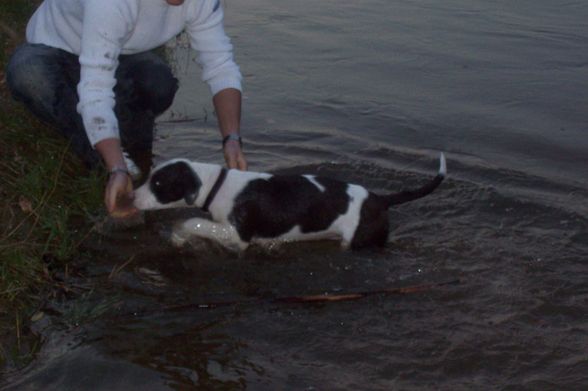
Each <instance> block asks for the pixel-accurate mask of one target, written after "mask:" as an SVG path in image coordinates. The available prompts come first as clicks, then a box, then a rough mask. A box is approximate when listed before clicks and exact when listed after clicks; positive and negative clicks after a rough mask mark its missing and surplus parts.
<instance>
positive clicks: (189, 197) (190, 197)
mask: <svg viewBox="0 0 588 391" xmlns="http://www.w3.org/2000/svg"><path fill="white" fill-rule="evenodd" d="M196 198H198V192H190V191H189V192H187V193H186V194H185V195H184V201H186V204H188V205H190V206H191V205H194V202H196Z"/></svg>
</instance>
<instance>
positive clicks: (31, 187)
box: [0, 0, 104, 372]
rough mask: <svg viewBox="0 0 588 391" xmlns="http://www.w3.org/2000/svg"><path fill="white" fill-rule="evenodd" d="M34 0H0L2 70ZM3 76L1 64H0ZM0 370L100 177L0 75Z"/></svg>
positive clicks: (63, 266)
mask: <svg viewBox="0 0 588 391" xmlns="http://www.w3.org/2000/svg"><path fill="white" fill-rule="evenodd" d="M37 3H39V1H36V0H32V1H25V0H10V1H2V2H0V44H1V45H2V46H1V47H0V70H3V69H4V67H5V65H6V62H7V61H8V58H9V56H10V53H11V52H12V50H13V48H14V47H16V45H17V44H18V43H19V41H22V39H23V30H24V26H25V24H26V21H27V19H28V17H29V16H30V15H31V14H32V12H33V11H34V8H35V6H36V4H37ZM0 76H1V77H2V79H3V78H4V77H3V72H0ZM0 107H1V111H0V372H1V370H2V367H5V368H6V367H7V366H8V367H13V368H14V367H20V366H23V365H26V363H27V362H29V361H30V360H31V359H32V358H34V355H35V353H36V351H37V350H38V349H39V346H40V340H39V338H38V337H37V336H35V335H33V333H32V332H31V330H30V328H29V326H30V324H31V317H32V316H33V315H34V314H35V313H36V312H37V310H38V308H39V307H40V306H41V303H43V302H44V301H46V300H52V299H55V298H56V297H58V294H59V292H60V289H63V284H64V283H65V284H67V281H65V282H64V281H61V280H62V279H61V278H60V279H59V280H58V279H56V278H55V276H56V275H58V274H59V275H67V270H68V266H69V264H70V263H71V262H72V261H75V260H76V259H78V258H79V257H80V245H81V244H82V243H83V241H84V240H85V239H86V238H87V237H88V235H89V233H90V231H91V230H92V227H93V222H94V221H96V219H97V218H98V217H99V216H101V215H102V214H103V213H104V212H103V207H102V196H103V193H102V192H103V186H104V177H103V173H101V172H92V171H88V170H87V169H85V168H84V167H83V166H82V164H81V162H80V161H79V160H78V159H77V158H76V157H74V156H73V155H72V154H71V153H70V152H69V148H68V145H67V143H66V141H65V140H64V139H62V138H60V137H59V136H57V135H56V132H54V131H53V130H52V129H50V128H48V127H47V126H45V125H43V124H42V123H40V122H39V121H38V120H36V119H35V118H33V116H32V115H30V114H29V113H28V112H27V111H26V110H25V109H24V108H23V107H22V106H21V105H20V104H18V103H16V102H14V101H13V100H12V99H11V98H10V96H9V94H8V92H7V90H6V85H5V83H4V82H3V81H2V82H1V83H0Z"/></svg>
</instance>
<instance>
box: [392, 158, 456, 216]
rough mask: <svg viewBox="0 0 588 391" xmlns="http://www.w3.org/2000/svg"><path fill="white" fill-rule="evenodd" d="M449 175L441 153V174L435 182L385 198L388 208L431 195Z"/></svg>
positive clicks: (434, 179)
mask: <svg viewBox="0 0 588 391" xmlns="http://www.w3.org/2000/svg"><path fill="white" fill-rule="evenodd" d="M446 175H447V163H446V162H445V155H444V154H443V152H441V156H440V157H439V173H438V174H437V176H436V177H435V178H433V180H431V181H430V182H429V183H427V184H426V185H424V186H423V187H421V188H419V189H415V190H405V191H401V192H399V193H394V194H390V195H387V196H384V199H385V201H386V202H387V205H388V207H391V206H393V205H400V204H404V203H405V202H409V201H413V200H416V199H418V198H421V197H424V196H426V195H428V194H431V193H432V192H433V190H435V189H436V188H437V186H439V185H440V184H441V182H443V179H445V176H446Z"/></svg>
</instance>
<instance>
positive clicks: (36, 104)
mask: <svg viewBox="0 0 588 391" xmlns="http://www.w3.org/2000/svg"><path fill="white" fill-rule="evenodd" d="M115 77H116V86H115V87H114V93H115V102H116V103H115V108H114V112H115V114H116V117H117V119H118V121H119V131H120V138H121V144H122V146H123V149H124V150H125V151H126V152H127V153H128V154H129V155H130V157H131V159H133V161H135V163H136V164H137V165H138V166H139V168H140V169H141V171H142V172H144V173H146V172H148V171H149V168H150V166H151V158H152V154H151V147H152V144H153V127H154V122H155V117H157V116H158V115H159V114H161V113H163V112H164V111H165V110H166V109H167V108H168V107H169V106H170V105H171V104H172V102H173V99H174V96H175V93H176V91H177V89H178V80H177V79H176V78H175V77H174V76H173V75H172V73H171V70H170V68H169V67H168V65H167V64H166V63H165V62H164V61H163V60H162V59H161V58H159V57H158V56H157V55H155V54H154V53H152V52H145V53H139V54H133V55H128V56H124V55H123V56H120V57H119V66H118V68H117V70H116V74H115ZM6 81H7V84H8V87H9V89H10V91H11V92H12V95H13V97H14V98H15V99H16V100H18V101H21V102H23V103H24V104H25V105H26V106H27V107H28V108H29V110H31V111H32V112H33V113H34V114H35V115H36V116H37V117H39V118H40V119H41V120H43V121H44V122H46V123H49V124H51V125H53V126H54V127H55V128H56V129H57V130H58V131H59V133H61V134H62V135H63V136H65V137H66V138H67V139H68V140H69V141H70V147H71V149H72V150H73V152H74V153H75V154H77V155H78V156H79V157H80V158H82V160H83V161H84V162H85V163H86V164H87V165H88V166H90V167H95V166H97V165H98V164H99V163H100V161H101V159H100V156H99V154H98V153H97V152H96V150H94V149H93V148H92V146H91V145H90V142H89V141H88V137H87V135H86V132H85V130H84V125H83V122H82V118H81V116H80V114H79V113H78V112H77V110H76V106H77V104H78V101H79V98H78V93H77V89H76V87H77V85H78V83H79V81H80V63H79V61H78V57H77V56H76V55H74V54H71V53H68V52H66V51H64V50H61V49H57V48H53V47H49V46H46V45H41V44H29V43H26V44H24V45H22V46H20V47H19V48H17V49H16V51H15V52H14V54H13V55H12V57H11V58H10V60H9V62H8V66H7V68H6Z"/></svg>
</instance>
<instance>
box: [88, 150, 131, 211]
mask: <svg viewBox="0 0 588 391" xmlns="http://www.w3.org/2000/svg"><path fill="white" fill-rule="evenodd" d="M96 150H97V151H98V152H99V153H100V155H101V156H102V159H103V160H104V163H105V164H106V168H107V169H108V172H109V173H110V175H109V178H108V184H107V185H106V190H105V192H104V203H105V204H106V209H107V210H108V213H109V214H110V215H111V216H113V217H127V216H130V215H131V214H133V213H134V212H135V211H136V210H135V209H134V208H133V207H132V206H131V203H130V200H131V199H132V192H133V183H132V181H131V178H130V177H129V175H128V174H126V173H125V172H124V171H123V170H126V169H127V165H126V164H125V160H124V158H123V154H122V149H121V146H120V140H119V139H117V138H107V139H104V140H102V141H100V142H98V143H97V144H96ZM115 169H118V170H119V171H114V172H113V171H112V170H115Z"/></svg>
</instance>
